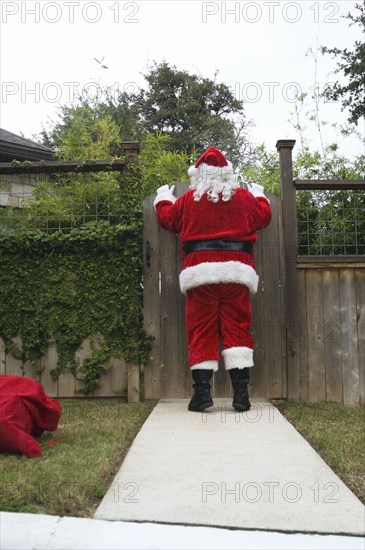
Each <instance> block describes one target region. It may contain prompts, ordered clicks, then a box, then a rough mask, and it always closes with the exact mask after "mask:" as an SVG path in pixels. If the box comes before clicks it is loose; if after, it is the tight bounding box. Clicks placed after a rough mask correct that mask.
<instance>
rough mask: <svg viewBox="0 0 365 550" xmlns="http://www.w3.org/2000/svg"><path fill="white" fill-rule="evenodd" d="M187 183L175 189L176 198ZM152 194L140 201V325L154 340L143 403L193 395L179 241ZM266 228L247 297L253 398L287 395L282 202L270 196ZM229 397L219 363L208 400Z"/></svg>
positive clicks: (184, 189)
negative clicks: (162, 224) (161, 221)
mask: <svg viewBox="0 0 365 550" xmlns="http://www.w3.org/2000/svg"><path fill="white" fill-rule="evenodd" d="M188 186H189V184H188V183H180V184H177V185H176V190H175V194H176V195H177V196H178V197H179V196H180V195H182V194H183V193H185V192H186V191H187V190H188ZM154 198H155V196H151V197H148V198H147V199H146V200H145V201H144V277H143V287H144V326H145V329H146V331H147V332H148V333H149V334H151V335H152V336H153V337H154V343H153V346H152V350H151V354H150V359H149V362H148V364H147V365H146V367H145V371H144V387H145V398H146V399H159V398H186V397H189V396H190V395H191V392H192V388H191V385H192V378H191V373H190V371H189V368H188V359H187V344H186V333H185V298H184V296H183V295H182V293H181V292H180V289H179V273H180V267H181V261H180V257H179V256H180V239H179V238H178V237H177V236H175V235H174V234H172V233H170V232H169V231H165V230H164V229H160V228H159V226H158V223H157V218H156V212H155V210H154V208H153V200H154ZM269 199H270V202H271V207H272V212H273V216H272V221H271V223H270V225H269V226H268V227H267V228H266V229H265V230H264V231H261V232H259V239H258V242H257V243H256V245H255V263H256V267H257V271H258V274H259V276H260V282H259V289H258V292H257V294H256V295H255V296H254V297H253V298H252V307H253V320H252V331H251V332H252V335H253V338H254V341H255V349H254V362H255V366H254V367H253V368H252V370H251V382H250V385H251V390H250V394H251V395H252V396H253V397H267V398H275V397H286V395H287V376H286V359H285V355H286V351H285V350H286V341H285V327H286V322H285V319H284V298H283V277H284V275H283V274H284V254H283V248H284V247H283V242H282V231H281V226H282V209H281V200H280V199H279V198H277V197H275V196H274V195H271V194H269ZM230 395H231V387H230V380H229V377H228V376H227V373H226V372H225V370H224V366H223V362H221V363H220V367H219V370H218V372H217V373H215V375H214V377H213V396H214V397H228V396H230Z"/></svg>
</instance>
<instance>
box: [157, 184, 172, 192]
mask: <svg viewBox="0 0 365 550" xmlns="http://www.w3.org/2000/svg"><path fill="white" fill-rule="evenodd" d="M169 191H170V188H169V186H168V185H162V186H161V187H159V188H158V189H157V191H156V193H157V194H158V193H168V192H169Z"/></svg>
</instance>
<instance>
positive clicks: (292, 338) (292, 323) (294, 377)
mask: <svg viewBox="0 0 365 550" xmlns="http://www.w3.org/2000/svg"><path fill="white" fill-rule="evenodd" d="M294 145H295V140H294V139H280V140H279V141H278V142H277V143H276V149H277V151H278V153H279V159H280V192H281V200H282V204H283V243H284V273H285V283H284V284H285V286H284V293H285V294H284V296H285V314H286V356H287V370H288V399H292V400H294V401H299V398H300V350H299V345H300V333H301V331H302V330H304V327H300V326H299V325H298V320H299V316H298V311H297V301H298V280H297V253H298V231H297V210H296V190H295V187H294V182H293V161H292V150H293V147H294Z"/></svg>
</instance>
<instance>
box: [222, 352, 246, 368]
mask: <svg viewBox="0 0 365 550" xmlns="http://www.w3.org/2000/svg"><path fill="white" fill-rule="evenodd" d="M222 356H223V358H224V366H225V368H226V370H230V369H244V368H246V367H253V349H251V348H246V347H236V348H228V349H225V350H223V351H222Z"/></svg>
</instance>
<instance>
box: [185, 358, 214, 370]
mask: <svg viewBox="0 0 365 550" xmlns="http://www.w3.org/2000/svg"><path fill="white" fill-rule="evenodd" d="M197 369H204V370H213V371H214V372H217V370H218V361H214V360H213V359H212V360H210V361H203V362H202V363H197V364H196V365H193V366H192V367H190V370H197Z"/></svg>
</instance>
